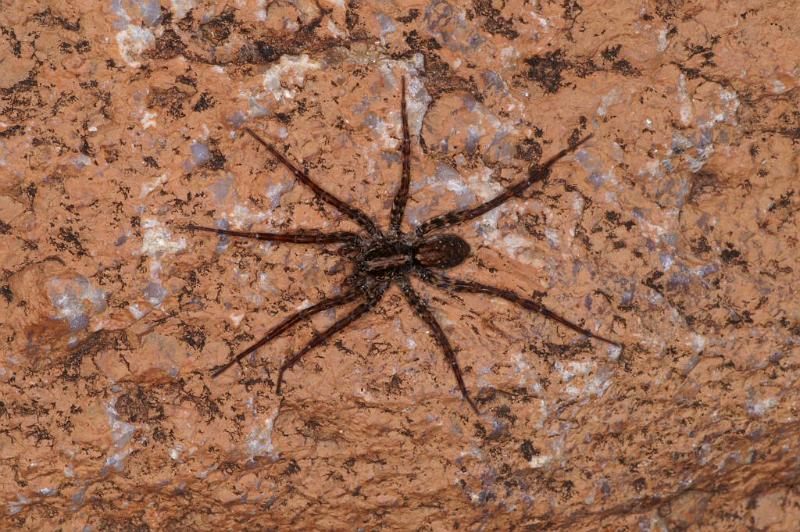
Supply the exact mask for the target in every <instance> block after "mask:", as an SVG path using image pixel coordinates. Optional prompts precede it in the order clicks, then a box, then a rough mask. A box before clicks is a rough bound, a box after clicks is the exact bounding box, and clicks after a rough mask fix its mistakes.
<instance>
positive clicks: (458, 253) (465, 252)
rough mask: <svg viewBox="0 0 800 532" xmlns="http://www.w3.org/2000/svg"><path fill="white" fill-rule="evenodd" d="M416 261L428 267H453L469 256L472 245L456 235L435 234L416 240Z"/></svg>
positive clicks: (414, 247)
mask: <svg viewBox="0 0 800 532" xmlns="http://www.w3.org/2000/svg"><path fill="white" fill-rule="evenodd" d="M413 249H414V261H415V262H416V263H417V264H419V265H420V266H424V267H427V268H452V267H453V266H458V265H459V264H461V263H462V262H464V261H465V260H466V259H467V257H469V253H470V247H469V244H467V242H466V241H465V240H464V239H463V238H461V237H460V236H456V235H434V236H430V237H425V238H423V239H422V240H420V241H418V242H415V243H414V246H413Z"/></svg>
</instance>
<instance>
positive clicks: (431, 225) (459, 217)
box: [416, 135, 592, 237]
mask: <svg viewBox="0 0 800 532" xmlns="http://www.w3.org/2000/svg"><path fill="white" fill-rule="evenodd" d="M590 138H592V136H591V135H588V136H586V137H584V138H582V139H581V140H579V141H578V142H576V143H575V144H574V145H573V146H570V147H569V148H564V149H563V150H561V151H560V152H558V153H557V154H555V155H553V156H552V157H550V158H549V159H548V160H547V161H545V163H544V164H542V165H537V166H535V167H532V168H531V170H530V173H529V176H528V178H527V179H523V180H522V181H519V182H518V183H515V184H513V185H511V186H509V187H508V188H506V189H505V190H504V191H503V192H501V193H500V194H498V195H497V196H495V197H494V198H492V199H490V200H489V201H487V202H485V203H482V204H481V205H478V206H477V207H470V208H468V209H457V210H454V211H450V212H446V213H444V214H440V215H439V216H435V217H433V218H431V219H430V220H427V221H425V222H423V223H422V224H420V225H419V226H418V227H417V231H416V235H417V237H420V236H423V235H425V234H427V233H429V232H431V231H433V230H434V229H441V228H442V227H448V226H450V225H456V224H460V223H463V222H466V221H468V220H472V219H473V218H477V217H478V216H481V215H483V214H486V213H487V212H489V211H491V210H492V209H495V208H497V207H499V206H500V205H502V204H503V203H505V202H507V201H508V200H509V199H511V198H513V197H514V196H517V195H519V194H522V192H524V191H525V189H527V188H528V187H530V186H531V185H533V184H534V183H536V182H537V181H541V180H543V179H545V178H546V177H547V175H548V174H549V173H550V168H551V167H552V166H553V165H554V164H555V163H556V162H558V160H559V159H561V158H563V157H564V156H566V155H569V154H570V153H572V152H573V151H575V150H576V149H578V147H579V146H580V145H581V144H583V143H584V142H586V141H587V140H589V139H590Z"/></svg>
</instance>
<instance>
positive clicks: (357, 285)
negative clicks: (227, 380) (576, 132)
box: [186, 78, 622, 414]
mask: <svg viewBox="0 0 800 532" xmlns="http://www.w3.org/2000/svg"><path fill="white" fill-rule="evenodd" d="M400 107H401V115H402V126H403V143H402V147H401V151H402V159H403V170H402V176H401V179H400V187H399V188H398V190H397V193H396V194H395V196H394V203H393V205H392V212H391V218H390V220H391V221H390V224H389V232H388V234H386V233H384V232H383V231H381V230H380V229H379V228H378V226H377V224H376V223H375V222H374V221H373V220H372V219H371V218H370V217H369V216H367V215H366V214H365V213H364V212H363V211H362V210H361V209H358V208H356V207H353V206H352V205H350V204H348V203H346V202H344V201H342V200H340V199H339V198H337V197H336V196H334V195H333V194H331V193H330V192H327V191H325V190H324V189H323V188H322V187H320V186H319V185H318V184H317V183H316V182H315V181H313V180H312V179H311V178H310V177H309V175H308V173H307V172H306V171H305V170H303V169H301V168H299V167H298V166H297V165H295V164H294V163H292V162H291V161H290V160H289V159H288V158H287V157H286V155H284V154H283V153H281V152H280V151H278V149H277V148H275V146H273V145H272V144H270V143H269V142H267V141H265V140H264V139H262V138H261V137H259V136H258V135H257V134H256V133H255V132H254V131H253V130H251V129H249V128H244V131H245V132H246V133H248V134H249V135H250V136H251V137H253V138H254V139H255V140H257V141H258V142H259V143H261V145H263V146H264V147H265V148H266V149H267V151H269V152H270V153H271V154H272V156H273V157H275V158H276V159H277V160H278V161H280V162H281V164H283V165H284V166H286V168H288V169H289V170H290V171H291V172H292V173H293V174H294V175H295V177H297V179H299V180H300V182H301V183H303V184H304V185H306V186H307V187H308V188H310V189H311V190H312V191H313V192H314V194H315V195H316V196H317V198H319V199H320V200H322V201H324V202H326V203H328V204H330V205H332V206H334V207H336V209H338V210H339V211H340V212H341V213H342V214H344V215H346V216H347V217H348V218H350V219H351V220H353V221H354V222H356V223H357V224H358V225H360V226H361V227H362V229H363V230H364V232H365V233H366V234H363V233H362V234H359V233H354V232H350V231H336V232H329V233H325V232H322V231H318V230H314V229H312V230H299V231H295V232H292V233H257V232H248V231H230V230H226V229H217V228H213V227H200V226H197V225H193V224H190V225H188V226H186V228H187V229H190V230H197V231H208V232H211V233H217V234H218V235H228V236H238V237H244V238H254V239H256V240H266V241H270V242H290V243H295V244H335V243H342V244H344V246H343V250H344V253H343V254H345V255H346V256H349V257H350V258H351V259H352V260H353V262H354V267H353V272H352V273H351V274H350V275H349V276H348V277H347V279H346V281H345V283H344V289H343V291H342V294H341V295H338V296H334V297H327V298H324V299H323V300H322V301H320V302H318V303H316V304H314V305H311V306H310V307H307V308H304V309H302V310H300V311H298V312H295V313H294V314H292V315H291V316H289V317H287V318H286V319H284V320H283V321H282V322H281V323H279V324H278V325H276V326H275V327H273V328H272V329H270V330H269V332H267V334H266V336H264V337H263V338H262V339H261V340H259V341H258V342H256V343H254V344H253V345H251V346H250V347H248V348H247V349H245V350H244V351H242V352H241V353H239V354H238V355H236V356H235V357H233V358H232V359H231V360H229V361H228V362H226V363H225V364H222V365H220V366H216V367H215V368H213V370H212V371H213V373H212V374H213V376H215V377H216V376H218V375H220V374H221V373H222V372H224V371H225V370H227V369H228V368H230V367H231V366H232V365H233V364H235V363H237V362H239V361H241V360H242V359H243V358H244V357H246V356H247V355H249V354H250V353H252V352H254V351H256V350H257V349H258V348H260V347H262V346H264V345H266V344H267V343H269V342H270V341H272V340H273V339H275V338H276V337H277V336H278V335H280V334H282V333H283V332H285V331H287V330H288V329H289V328H290V327H292V326H293V325H295V324H296V323H298V322H299V321H301V320H304V319H307V318H309V317H311V316H313V315H315V314H317V313H319V312H322V311H323V310H327V309H331V308H334V307H339V306H341V305H344V304H346V303H350V302H355V301H360V304H359V305H358V306H357V307H356V308H354V309H353V310H351V311H350V312H349V313H348V314H346V315H345V316H343V317H341V318H339V319H338V320H336V322H335V323H333V325H331V326H330V327H328V328H327V329H325V330H324V331H323V332H322V333H320V334H318V335H317V336H315V337H314V338H313V339H312V340H311V341H309V342H308V343H307V344H306V345H305V347H303V348H302V349H301V350H299V351H297V352H296V353H294V354H293V355H291V356H290V357H288V358H287V359H286V360H285V361H284V362H283V364H282V365H281V367H280V370H279V371H278V382H277V385H276V387H275V391H276V393H278V394H280V392H281V383H282V382H283V374H284V372H285V371H286V370H288V369H289V368H291V367H292V366H293V365H294V364H295V363H297V361H298V360H300V359H301V358H302V357H303V356H304V355H305V354H306V353H308V352H309V351H311V350H312V349H314V348H315V347H317V346H319V345H321V344H323V343H325V342H326V341H327V340H328V339H329V338H331V337H332V336H333V335H334V334H336V333H338V332H339V331H342V330H344V329H345V328H346V327H347V326H348V325H350V324H351V323H353V322H354V321H356V320H357V319H358V318H360V317H361V316H363V315H364V314H366V313H367V312H369V311H370V310H371V309H372V308H374V307H375V305H377V304H378V302H379V301H380V300H381V298H382V297H383V294H384V293H386V290H387V288H389V286H390V285H391V284H392V283H393V282H394V283H397V285H398V286H399V287H400V290H402V292H403V295H404V296H405V298H406V301H408V303H409V304H410V305H411V307H412V308H413V309H414V310H415V311H416V313H417V315H418V316H419V317H420V318H421V319H422V321H424V322H425V323H426V324H427V325H428V327H430V329H431V331H432V332H433V337H434V338H435V339H436V341H437V342H438V343H439V345H440V347H441V348H442V351H444V356H445V358H447V361H448V362H449V363H450V367H451V368H452V369H453V373H454V374H455V377H456V381H457V382H458V387H459V389H460V390H461V394H462V395H463V397H464V399H465V400H466V401H467V402H468V403H469V405H470V406H471V407H472V409H473V410H474V411H475V413H477V414H479V412H478V408H477V406H475V402H474V401H473V400H472V398H470V396H469V393H468V392H467V387H466V386H465V385H464V378H463V377H462V374H461V368H460V367H459V365H458V361H457V360H456V354H455V351H454V350H453V347H452V346H451V345H450V342H449V341H448V339H447V335H446V334H445V332H444V331H443V330H442V327H441V326H440V325H439V323H438V322H437V321H436V318H435V317H434V316H433V313H432V312H431V311H430V309H429V308H428V305H427V304H426V303H425V302H424V301H423V300H422V299H421V298H420V297H419V295H417V293H416V292H415V291H414V289H413V288H412V287H411V282H410V281H409V276H410V275H416V276H418V277H419V278H420V279H422V280H423V281H424V282H426V283H428V284H431V285H434V286H437V287H439V288H442V289H444V290H446V291H452V292H474V293H483V294H489V295H490V296H495V297H500V298H503V299H505V300H507V301H510V302H512V303H515V304H517V305H519V306H521V307H522V308H524V309H526V310H529V311H533V312H537V313H539V314H541V315H543V316H545V317H546V318H549V319H551V320H553V321H556V322H558V323H560V324H562V325H564V326H566V327H569V328H570V329H572V330H574V331H576V332H579V333H581V334H584V335H586V336H589V337H591V338H595V339H597V340H600V341H603V342H606V343H608V344H611V345H614V346H617V347H620V348H621V347H622V345H621V344H619V343H617V342H614V341H611V340H609V339H607V338H604V337H602V336H599V335H597V334H594V333H592V332H590V331H588V330H586V329H584V328H583V327H581V326H580V325H577V324H575V323H573V322H571V321H569V320H568V319H566V318H564V317H562V316H560V315H558V314H556V313H554V312H553V311H551V310H549V309H548V308H546V307H545V306H544V305H542V304H541V303H539V302H537V301H534V300H532V299H528V298H526V297H523V296H521V295H518V294H516V293H515V292H512V291H511V290H505V289H503V288H495V287H493V286H489V285H485V284H481V283H476V282H473V281H465V280H460V279H453V278H451V277H448V276H446V275H445V274H443V273H441V272H440V271H438V270H440V269H446V268H452V267H454V266H458V265H459V264H461V263H462V262H464V260H465V259H466V258H467V257H468V256H469V254H470V247H469V244H467V242H466V241H464V239H463V238H461V237H460V236H457V235H454V234H431V233H432V232H434V231H437V230H439V229H443V228H445V227H450V226H453V225H457V224H460V223H463V222H466V221H467V220H472V219H473V218H477V217H478V216H481V215H482V214H485V213H487V212H489V211H491V210H492V209H495V208H496V207H499V206H500V205H502V204H503V203H505V202H506V201H508V200H510V199H511V198H513V197H515V196H518V195H520V194H521V193H522V192H523V191H524V190H526V189H527V188H528V187H530V186H531V185H532V184H534V183H536V182H537V181H541V180H543V179H545V178H546V177H547V175H548V174H549V172H550V168H551V167H552V166H553V165H554V164H555V163H556V162H557V161H558V160H560V159H561V158H562V157H564V156H565V155H567V154H569V153H571V152H573V151H575V149H577V148H578V146H580V145H581V144H583V143H584V142H586V141H587V140H589V138H591V135H589V136H587V137H585V138H583V139H581V140H580V141H578V142H576V143H574V144H573V145H571V146H570V147H569V148H566V149H563V150H561V151H560V152H558V153H557V154H555V155H554V156H552V157H550V158H549V159H548V160H547V161H545V163H544V164H542V165H533V166H531V168H530V170H529V175H528V178H527V179H523V180H521V181H519V182H518V183H515V184H513V185H511V186H509V187H508V188H506V189H505V190H504V191H503V192H502V193H500V194H498V195H497V196H496V197H494V198H492V199H490V200H489V201H487V202H485V203H483V204H481V205H477V206H475V207H471V208H468V209H457V210H453V211H450V212H448V213H445V214H441V215H439V216H435V217H433V218H431V219H429V220H427V221H426V222H424V223H422V224H421V225H419V226H418V227H417V228H416V229H415V230H414V231H413V232H412V233H404V232H402V231H401V230H400V225H401V222H402V220H403V212H404V211H405V207H406V203H407V202H408V196H409V192H408V188H409V181H410V179H411V139H410V134H409V131H408V116H407V114H406V81H405V78H403V79H402V83H401V96H400Z"/></svg>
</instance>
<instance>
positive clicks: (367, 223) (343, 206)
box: [244, 127, 383, 236]
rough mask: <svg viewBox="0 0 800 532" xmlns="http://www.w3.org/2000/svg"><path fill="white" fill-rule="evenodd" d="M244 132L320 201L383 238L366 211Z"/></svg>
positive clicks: (268, 144) (255, 135)
mask: <svg viewBox="0 0 800 532" xmlns="http://www.w3.org/2000/svg"><path fill="white" fill-rule="evenodd" d="M244 131H245V132H246V133H247V134H248V135H250V136H251V137H253V138H254V139H256V140H257V141H258V142H259V143H260V144H261V145H262V146H264V147H265V148H267V151H269V152H270V153H271V154H272V156H273V157H275V158H276V159H278V161H280V162H281V164H283V165H284V166H285V167H286V168H288V169H289V170H290V171H291V172H292V173H293V174H294V176H295V177H296V178H297V179H299V180H300V182H301V183H303V184H304V185H305V186H307V187H308V188H310V189H311V190H312V191H313V192H314V194H316V196H317V197H318V198H319V199H321V200H322V201H324V202H326V203H328V204H329V205H332V206H334V207H336V209H337V210H338V211H339V212H341V213H342V214H344V215H346V216H348V217H349V218H350V219H351V220H353V221H354V222H356V223H357V224H358V225H360V226H361V227H363V228H364V229H366V231H367V232H368V233H369V234H370V235H372V236H383V233H381V230H380V229H378V226H377V225H375V222H373V221H372V219H371V218H370V217H369V216H367V215H366V214H365V213H364V211H362V210H361V209H359V208H357V207H353V206H352V205H349V204H348V203H345V202H344V201H342V200H340V199H339V198H337V197H336V196H334V195H333V194H331V193H330V192H328V191H327V190H325V189H323V188H322V187H321V186H319V185H318V184H317V183H316V182H315V181H313V180H312V179H311V178H310V177H309V175H308V173H306V171H305V170H301V169H300V168H299V167H297V166H295V165H294V164H293V163H292V162H291V161H290V160H289V159H288V158H287V157H286V156H285V155H284V154H282V153H281V152H279V151H278V149H277V148H276V147H275V146H273V145H272V144H270V143H269V142H267V141H266V140H264V139H262V138H261V137H260V136H258V135H257V134H256V132H255V131H253V130H252V129H250V128H249V127H246V128H244Z"/></svg>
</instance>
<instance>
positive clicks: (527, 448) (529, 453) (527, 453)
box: [519, 440, 541, 462]
mask: <svg viewBox="0 0 800 532" xmlns="http://www.w3.org/2000/svg"><path fill="white" fill-rule="evenodd" d="M519 452H521V453H522V457H523V458H524V459H525V461H526V462H530V461H531V459H532V458H533V457H534V456H539V454H541V451H539V449H537V448H536V447H534V446H533V443H532V442H531V441H530V440H525V441H524V442H522V445H520V447H519Z"/></svg>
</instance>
